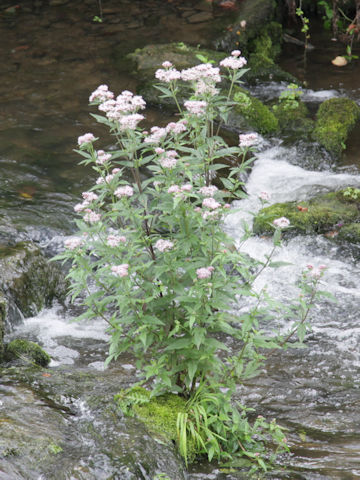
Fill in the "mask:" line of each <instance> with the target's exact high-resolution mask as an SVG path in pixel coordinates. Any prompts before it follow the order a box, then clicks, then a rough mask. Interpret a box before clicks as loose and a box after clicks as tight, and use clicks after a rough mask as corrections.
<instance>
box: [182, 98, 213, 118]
mask: <svg viewBox="0 0 360 480" xmlns="http://www.w3.org/2000/svg"><path fill="white" fill-rule="evenodd" d="M184 107H185V108H186V110H187V111H188V112H189V113H191V114H192V115H196V116H200V115H203V114H204V113H205V111H206V107H207V102H205V101H204V100H187V101H186V102H184Z"/></svg>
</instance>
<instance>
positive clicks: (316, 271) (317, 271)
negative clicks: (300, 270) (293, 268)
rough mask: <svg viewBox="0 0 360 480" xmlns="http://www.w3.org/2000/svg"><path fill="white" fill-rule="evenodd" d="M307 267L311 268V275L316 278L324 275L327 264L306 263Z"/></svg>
mask: <svg viewBox="0 0 360 480" xmlns="http://www.w3.org/2000/svg"><path fill="white" fill-rule="evenodd" d="M306 268H307V269H308V270H309V276H310V277H312V278H315V279H318V278H320V277H322V275H323V274H324V270H326V268H327V266H326V265H319V266H318V267H314V265H306Z"/></svg>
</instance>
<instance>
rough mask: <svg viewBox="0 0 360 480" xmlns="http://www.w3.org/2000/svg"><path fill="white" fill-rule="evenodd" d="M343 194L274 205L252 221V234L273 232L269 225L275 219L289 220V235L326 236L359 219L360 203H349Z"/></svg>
mask: <svg viewBox="0 0 360 480" xmlns="http://www.w3.org/2000/svg"><path fill="white" fill-rule="evenodd" d="M343 192H344V190H342V191H339V192H332V193H326V194H323V195H319V196H317V197H314V198H312V199H311V200H308V201H301V202H287V203H276V204H274V205H271V206H269V207H265V208H263V209H262V210H260V212H259V214H258V215H257V217H256V218H255V219H254V226H253V231H254V233H255V234H268V233H272V232H273V231H274V227H273V226H272V222H273V221H274V220H275V219H276V218H280V217H286V218H288V219H289V220H290V223H291V228H289V229H288V231H289V232H294V233H297V234H298V233H302V234H305V233H326V232H329V231H331V230H334V229H337V228H340V227H339V226H340V225H347V224H350V223H353V222H357V221H359V220H360V211H359V207H360V202H358V203H356V202H351V201H348V200H347V199H346V197H344V196H343Z"/></svg>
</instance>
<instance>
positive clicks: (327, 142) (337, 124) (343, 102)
mask: <svg viewBox="0 0 360 480" xmlns="http://www.w3.org/2000/svg"><path fill="white" fill-rule="evenodd" d="M359 119H360V107H359V106H358V105H357V104H356V103H355V102H354V101H353V100H350V99H349V98H330V99H329V100H325V101H324V102H323V103H322V104H321V105H320V107H319V110H318V112H317V115H316V123H315V130H314V133H313V138H314V140H316V141H318V142H319V143H320V144H321V145H323V146H324V147H325V148H326V150H327V151H328V152H330V153H332V154H333V155H334V156H336V157H339V156H340V155H341V152H342V151H343V149H344V148H346V146H345V142H346V140H347V138H348V135H349V133H350V131H351V130H352V129H353V127H354V126H355V124H356V123H357V122H358V120H359Z"/></svg>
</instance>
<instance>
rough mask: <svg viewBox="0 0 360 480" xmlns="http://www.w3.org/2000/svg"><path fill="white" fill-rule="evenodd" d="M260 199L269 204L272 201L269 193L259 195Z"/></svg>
mask: <svg viewBox="0 0 360 480" xmlns="http://www.w3.org/2000/svg"><path fill="white" fill-rule="evenodd" d="M259 198H260V200H262V201H263V202H268V201H269V200H270V195H269V194H268V193H267V192H260V193H259Z"/></svg>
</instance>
